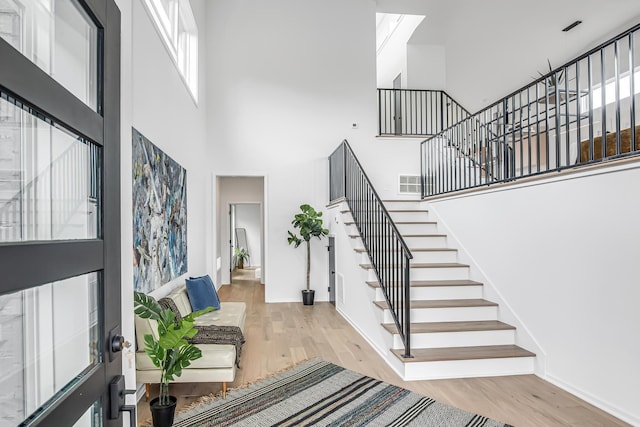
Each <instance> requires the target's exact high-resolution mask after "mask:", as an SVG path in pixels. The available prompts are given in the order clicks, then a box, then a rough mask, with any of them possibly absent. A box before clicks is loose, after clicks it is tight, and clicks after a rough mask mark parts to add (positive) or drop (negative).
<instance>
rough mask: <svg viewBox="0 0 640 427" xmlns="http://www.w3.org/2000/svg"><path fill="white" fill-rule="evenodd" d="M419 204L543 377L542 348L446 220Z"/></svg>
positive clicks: (423, 203)
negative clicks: (427, 211) (529, 355)
mask: <svg viewBox="0 0 640 427" xmlns="http://www.w3.org/2000/svg"><path fill="white" fill-rule="evenodd" d="M420 204H421V205H422V206H423V208H424V209H428V210H429V215H430V216H431V218H432V219H435V220H436V221H437V222H438V227H439V229H440V230H441V232H443V233H445V234H446V235H447V239H448V245H449V246H450V247H452V248H456V249H457V250H458V260H459V262H461V263H464V264H468V265H469V266H470V270H469V278H470V279H471V280H475V281H478V282H481V283H483V285H484V286H483V296H484V298H485V299H487V300H490V301H493V302H495V303H497V304H498V307H499V308H498V320H500V321H502V322H505V323H508V324H510V325H513V326H515V327H516V335H515V344H516V345H518V346H520V347H523V348H526V349H527V350H529V351H531V352H533V353H535V354H536V357H535V358H534V370H535V373H536V375H538V376H541V377H544V375H545V372H546V352H545V351H544V348H543V347H542V346H541V345H540V343H539V342H538V340H536V339H535V337H534V336H533V334H532V333H531V331H530V330H529V329H528V328H527V326H526V325H525V323H524V322H523V321H522V320H521V319H520V317H519V316H518V315H517V314H516V313H515V311H514V310H513V309H512V308H511V305H510V304H509V302H508V300H506V299H505V298H504V297H503V295H502V293H501V292H500V291H499V290H498V289H497V287H496V286H495V285H494V284H493V282H492V281H491V278H490V277H489V276H488V275H487V274H486V273H485V272H484V270H483V269H482V267H481V266H480V265H479V264H478V263H477V262H476V260H475V259H474V258H473V256H472V255H471V254H470V253H469V251H467V249H466V248H465V246H464V245H463V244H462V243H461V242H460V240H459V239H458V238H457V236H456V233H455V232H454V231H453V230H452V229H451V228H449V226H448V225H447V222H446V220H445V219H444V218H443V217H442V216H441V215H439V213H438V210H437V208H436V207H435V206H434V205H432V204H430V203H428V202H427V201H423V202H421V203H420Z"/></svg>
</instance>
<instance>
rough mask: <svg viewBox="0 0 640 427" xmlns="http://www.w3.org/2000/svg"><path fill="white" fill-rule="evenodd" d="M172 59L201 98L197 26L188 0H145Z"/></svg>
mask: <svg viewBox="0 0 640 427" xmlns="http://www.w3.org/2000/svg"><path fill="white" fill-rule="evenodd" d="M144 4H145V6H146V7H147V10H148V11H149V14H150V15H151V18H152V20H153V23H154V25H155V27H156V29H157V30H158V32H159V33H160V38H161V39H162V41H163V42H164V44H165V46H166V48H167V50H168V52H169V56H170V57H171V59H173V62H174V63H175V65H176V68H177V69H178V71H179V73H180V76H181V77H182V80H183V81H184V83H185V85H186V86H187V88H188V89H189V93H191V96H192V97H193V99H194V101H195V102H196V103H197V102H198V27H197V26H196V20H195V18H194V16H193V11H192V10H191V4H190V3H189V0H144Z"/></svg>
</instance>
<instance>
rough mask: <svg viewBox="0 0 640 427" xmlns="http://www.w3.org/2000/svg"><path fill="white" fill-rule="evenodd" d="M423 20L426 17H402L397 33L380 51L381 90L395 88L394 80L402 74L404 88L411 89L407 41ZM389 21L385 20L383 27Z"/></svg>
mask: <svg viewBox="0 0 640 427" xmlns="http://www.w3.org/2000/svg"><path fill="white" fill-rule="evenodd" d="M423 19H424V16H420V15H403V16H401V17H400V21H399V23H398V26H397V27H396V29H395V31H393V33H392V34H391V35H390V36H389V38H388V39H387V41H386V42H385V44H384V45H383V46H382V47H381V48H380V49H379V50H378V52H377V55H376V63H377V65H376V67H377V82H378V83H377V84H378V87H379V88H382V89H391V88H393V80H394V79H395V78H396V77H397V76H398V74H400V73H402V88H403V89H404V88H410V87H409V86H408V83H407V72H408V70H407V41H408V40H409V39H410V38H411V35H412V34H413V31H414V30H415V29H416V27H417V26H418V25H420V22H422V20H423ZM387 20H388V19H385V20H383V21H382V22H381V25H389V23H388V22H387ZM410 89H413V88H410Z"/></svg>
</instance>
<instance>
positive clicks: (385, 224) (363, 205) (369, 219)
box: [329, 140, 413, 358]
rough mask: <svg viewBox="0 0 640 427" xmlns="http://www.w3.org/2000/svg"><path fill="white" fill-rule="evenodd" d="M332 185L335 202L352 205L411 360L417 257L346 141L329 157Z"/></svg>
mask: <svg viewBox="0 0 640 427" xmlns="http://www.w3.org/2000/svg"><path fill="white" fill-rule="evenodd" d="M329 182H330V199H331V201H336V200H339V199H340V198H344V199H345V200H346V202H347V205H348V206H349V209H350V211H351V215H352V217H353V220H354V222H355V225H356V227H357V228H358V231H359V233H360V238H361V239H362V242H363V244H364V247H365V249H366V251H367V255H368V256H369V260H370V261H371V266H372V268H373V270H374V271H375V274H376V278H377V279H378V283H379V284H380V288H381V289H382V292H383V294H384V297H385V300H386V302H387V305H388V308H389V311H390V312H391V315H392V317H393V321H394V323H395V325H396V327H397V329H398V334H399V335H400V337H401V339H402V342H403V344H404V357H406V358H409V357H411V311H410V310H411V296H410V285H411V273H410V268H411V265H410V264H411V259H412V258H413V255H412V254H411V251H410V250H409V247H408V246H407V244H406V242H405V241H404V239H403V238H402V235H401V234H400V232H399V231H398V228H397V227H396V224H395V223H394V222H393V220H392V219H391V215H390V214H389V211H387V208H386V207H385V206H384V203H382V200H381V199H380V196H379V195H378V193H377V192H376V190H375V188H374V187H373V184H372V183H371V181H370V180H369V177H368V176H367V174H366V173H365V171H364V169H363V167H362V165H361V164H360V161H359V160H358V158H357V157H356V155H355V153H354V152H353V150H352V148H351V146H350V145H349V143H348V142H347V141H346V140H344V141H343V142H342V143H341V144H340V145H339V146H338V148H336V150H335V151H334V152H333V153H332V154H331V155H330V156H329Z"/></svg>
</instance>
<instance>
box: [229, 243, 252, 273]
mask: <svg viewBox="0 0 640 427" xmlns="http://www.w3.org/2000/svg"><path fill="white" fill-rule="evenodd" d="M233 252H234V254H235V256H236V262H237V264H236V265H237V266H238V268H239V269H241V270H242V269H243V268H244V263H245V261H246V260H248V259H249V252H247V250H246V249H245V248H235V250H234V251H233Z"/></svg>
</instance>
